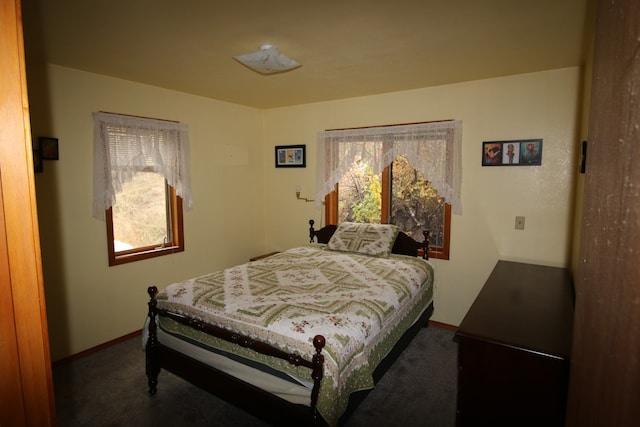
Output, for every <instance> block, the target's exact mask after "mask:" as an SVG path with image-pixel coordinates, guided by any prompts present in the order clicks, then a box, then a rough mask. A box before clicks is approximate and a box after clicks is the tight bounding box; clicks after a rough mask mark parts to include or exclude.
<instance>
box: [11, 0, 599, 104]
mask: <svg viewBox="0 0 640 427" xmlns="http://www.w3.org/2000/svg"><path fill="white" fill-rule="evenodd" d="M22 3H23V20H24V33H25V49H26V53H27V60H29V58H30V57H32V58H33V57H37V58H39V59H44V60H45V61H47V62H49V63H52V64H57V65H61V66H64V67H70V68H75V69H79V70H85V71H89V72H93V73H98V74H104V75H108V76H112V77H117V78H121V79H126V80H131V81H135V82H140V83H145V84H148V85H152V86H158V87H162V88H167V89H172V90H176V91H181V92H186V93H190V94H195V95H200V96H204V97H208V98H214V99H218V100H222V101H228V102H232V103H237V104H242V105H246V106H251V107H256V108H261V109H263V108H274V107H282V106H289V105H297V104H305V103H311V102H320V101H328V100H333V99H341V98H350V97H358V96H366V95H372V94H380V93H386V92H395V91H402V90H408V89H415V88H422V87H429V86H435V85H442V84H449V83H457V82H462V81H470V80H478V79H485V78H491V77H499V76H505V75H511V74H521V73H529V72H537V71H543V70H549V69H556V68H565V67H573V66H579V65H581V64H582V63H583V61H584V52H583V51H584V49H583V46H584V45H585V43H584V40H585V33H586V32H585V21H586V19H585V17H586V16H587V15H588V14H587V3H589V0H561V1H558V0H448V1H445V0H393V1H390V0H324V1H309V0H275V1H272V2H268V1H264V0H226V1H221V0H218V1H216V0H181V1H176V0H133V1H132V0H108V1H106V0H104V1H101V0H92V1H87V0H56V1H50V0H23V1H22ZM267 43H268V44H273V45H275V46H276V47H277V48H278V49H279V50H280V51H282V52H283V53H284V54H286V55H287V56H289V57H291V58H293V59H295V60H297V61H299V62H301V63H302V67H300V68H298V69H296V70H293V71H289V72H285V73H279V74H271V75H261V74H258V73H256V72H254V71H252V70H250V69H249V68H247V67H245V66H243V65H241V64H240V63H238V62H236V61H235V60H234V59H233V56H235V55H240V54H243V53H249V52H253V51H256V50H258V47H259V46H260V45H261V44H267Z"/></svg>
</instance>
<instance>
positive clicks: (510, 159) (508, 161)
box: [482, 139, 542, 166]
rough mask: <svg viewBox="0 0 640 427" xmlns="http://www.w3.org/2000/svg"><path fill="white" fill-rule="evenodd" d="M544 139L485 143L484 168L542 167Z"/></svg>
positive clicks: (483, 149)
mask: <svg viewBox="0 0 640 427" xmlns="http://www.w3.org/2000/svg"><path fill="white" fill-rule="evenodd" d="M541 164H542V139H519V140H513V141H484V142H483V143H482V166H540V165H541Z"/></svg>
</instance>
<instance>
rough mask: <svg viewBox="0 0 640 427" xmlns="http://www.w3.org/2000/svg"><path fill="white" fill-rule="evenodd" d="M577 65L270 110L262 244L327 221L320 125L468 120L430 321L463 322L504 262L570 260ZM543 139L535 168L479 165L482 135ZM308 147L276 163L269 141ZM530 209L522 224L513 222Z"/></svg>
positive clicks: (283, 241) (296, 239) (275, 243)
mask: <svg viewBox="0 0 640 427" xmlns="http://www.w3.org/2000/svg"><path fill="white" fill-rule="evenodd" d="M580 90H581V88H580V70H579V69H578V68H570V69H561V70H554V71H548V72H541V73H534V74H526V75H518V76H510V77H504V78H497V79H490V80H482V81H474V82H468V83H461V84H454V85H447V86H440V87H434V88H426V89H421V90H412V91H407V92H398V93H392V94H386V95H380V96H369V97H363V98H355V99H345V100H340V101H335V102H326V103H318V104H308V105H299V106H294V107H289V108H281V109H272V110H267V111H265V118H264V122H265V144H264V150H265V156H264V161H265V165H264V166H265V194H266V206H265V215H266V241H267V244H268V246H269V249H283V248H286V247H290V246H292V245H295V244H298V243H300V242H302V241H303V240H304V239H303V238H301V237H300V236H299V234H298V233H296V232H292V230H297V229H298V226H297V224H301V223H305V222H306V220H307V219H310V218H311V219H314V220H316V223H320V222H321V218H322V217H321V213H320V211H318V210H315V209H314V208H313V206H312V205H313V204H312V203H304V202H301V201H299V200H296V199H295V193H294V191H295V186H296V185H300V186H301V189H302V196H303V197H309V198H313V195H314V188H315V169H316V168H315V163H314V162H315V155H314V151H315V137H316V133H317V131H319V130H323V129H331V128H345V127H357V126H371V125H384V124H391V123H408V122H419V121H429V120H441V119H457V120H461V121H462V123H463V153H462V157H463V175H462V203H463V214H462V215H453V221H452V222H453V225H452V235H451V247H452V249H451V260H449V261H440V260H434V261H433V262H434V264H435V266H436V274H437V279H436V281H437V283H436V293H435V314H434V320H437V321H440V322H444V323H447V324H452V325H458V324H459V323H460V322H461V320H462V318H463V317H464V315H465V313H466V311H467V309H468V308H469V306H470V305H471V303H472V302H473V300H474V299H475V297H476V295H477V293H478V291H479V290H480V288H481V287H482V285H483V283H484V281H485V280H486V278H487V277H488V275H489V273H490V272H491V270H492V268H493V266H494V265H495V263H496V261H497V260H498V259H508V260H515V261H525V262H533V263H541V264H547V265H554V266H563V267H564V266H569V263H570V250H571V238H572V236H571V233H572V213H573V186H574V181H575V173H576V167H577V165H576V163H577V162H576V148H577V142H578V136H577V126H578V120H579V110H578V98H579V96H578V94H579V91H580ZM525 138H527V139H529V138H543V139H544V144H543V164H542V166H538V167H511V168H509V167H482V166H481V152H482V148H481V147H482V141H489V140H509V139H525ZM279 144H306V145H307V156H308V159H307V163H308V166H307V168H306V169H286V170H285V169H275V168H274V167H273V158H272V157H273V154H272V150H273V146H274V145H279ZM516 215H518V216H525V217H526V227H525V230H524V231H518V230H515V229H514V223H515V217H516Z"/></svg>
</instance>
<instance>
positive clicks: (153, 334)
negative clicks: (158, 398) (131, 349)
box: [145, 286, 160, 395]
mask: <svg viewBox="0 0 640 427" xmlns="http://www.w3.org/2000/svg"><path fill="white" fill-rule="evenodd" d="M147 293H148V294H149V297H150V299H149V303H148V306H149V314H148V316H149V325H148V329H147V330H148V332H149V337H148V338H147V344H146V348H145V353H146V368H147V380H148V383H149V394H151V395H154V394H156V391H157V387H158V374H159V373H160V365H159V361H158V351H157V348H158V324H157V323H156V314H157V311H156V305H157V304H158V302H157V301H156V295H157V293H158V288H157V287H156V286H149V288H148V289H147Z"/></svg>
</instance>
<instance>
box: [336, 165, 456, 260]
mask: <svg viewBox="0 0 640 427" xmlns="http://www.w3.org/2000/svg"><path fill="white" fill-rule="evenodd" d="M390 187H391V167H390V166H387V167H385V168H384V170H383V171H382V198H381V200H382V206H381V212H382V213H381V218H380V222H381V223H382V224H388V223H389V210H390V209H389V207H390V204H391V192H390ZM324 206H325V218H327V224H333V225H337V224H338V184H336V186H335V188H334V190H333V191H332V192H331V193H329V194H327V195H326V196H325V201H324ZM443 227H444V236H443V246H442V247H439V246H432V245H431V244H429V254H428V255H429V258H430V259H442V260H448V259H449V255H450V251H451V204H449V203H445V205H444V224H443Z"/></svg>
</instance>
